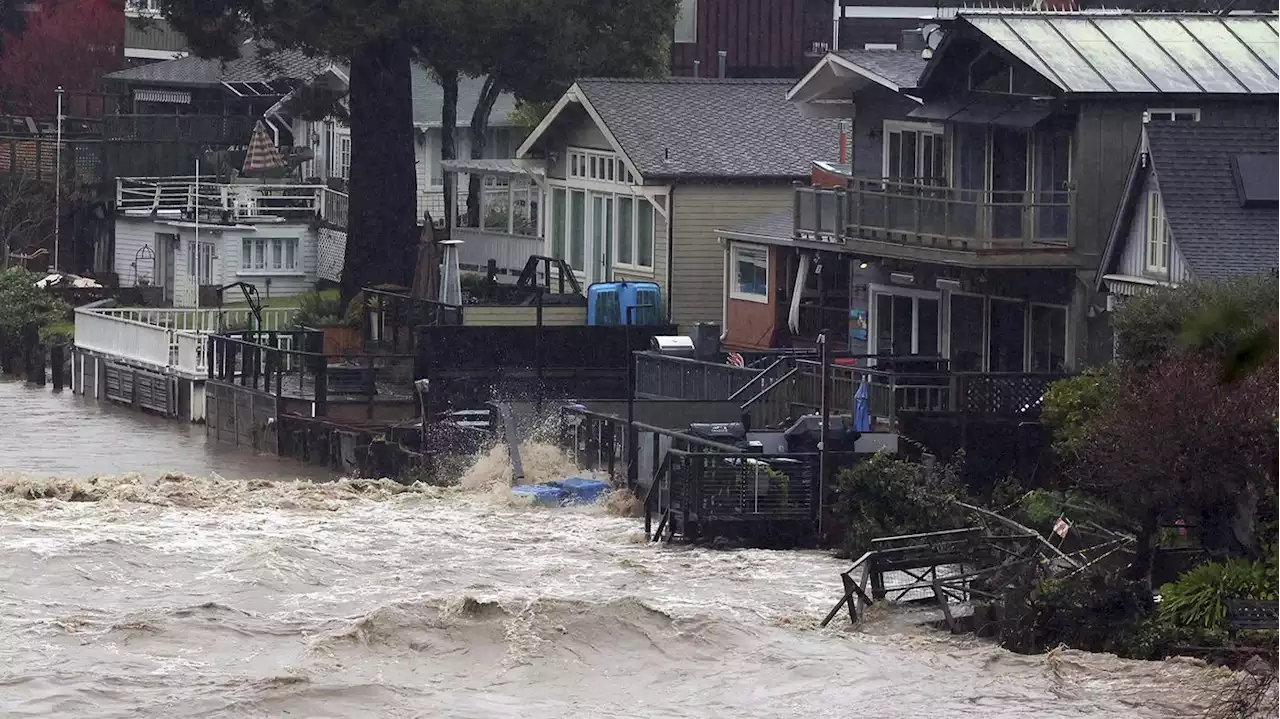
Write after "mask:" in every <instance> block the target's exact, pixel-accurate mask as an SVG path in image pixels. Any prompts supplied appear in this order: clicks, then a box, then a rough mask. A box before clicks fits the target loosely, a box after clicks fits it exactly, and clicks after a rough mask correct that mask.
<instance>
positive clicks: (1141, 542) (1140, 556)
mask: <svg viewBox="0 0 1280 719" xmlns="http://www.w3.org/2000/svg"><path fill="white" fill-rule="evenodd" d="M1159 538H1160V512H1159V511H1156V510H1147V512H1146V515H1145V516H1144V517H1143V518H1142V527H1141V529H1139V530H1138V534H1137V537H1136V538H1135V539H1136V541H1135V542H1134V545H1135V546H1134V554H1133V564H1131V565H1129V570H1130V575H1129V576H1130V578H1131V579H1132V580H1133V581H1135V582H1140V583H1141V584H1142V586H1143V587H1145V588H1146V589H1148V590H1150V589H1151V565H1152V561H1153V560H1154V559H1155V546H1154V544H1155V543H1156V542H1157V541H1158V540H1159Z"/></svg>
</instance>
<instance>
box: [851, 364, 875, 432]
mask: <svg viewBox="0 0 1280 719" xmlns="http://www.w3.org/2000/svg"><path fill="white" fill-rule="evenodd" d="M853 431H855V432H870V431H871V407H870V403H868V402H867V379H866V378H865V377H863V378H862V381H861V382H859V383H858V391H857V392H854V393H853Z"/></svg>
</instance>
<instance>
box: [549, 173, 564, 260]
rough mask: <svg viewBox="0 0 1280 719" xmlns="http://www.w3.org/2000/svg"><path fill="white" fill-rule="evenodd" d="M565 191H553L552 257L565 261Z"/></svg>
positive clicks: (558, 188)
mask: <svg viewBox="0 0 1280 719" xmlns="http://www.w3.org/2000/svg"><path fill="white" fill-rule="evenodd" d="M565 215H566V212H565V191H564V188H562V187H555V188H552V190H551V256H552V257H555V258H556V259H560V260H563V259H564V231H565Z"/></svg>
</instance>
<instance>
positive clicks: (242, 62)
mask: <svg viewBox="0 0 1280 719" xmlns="http://www.w3.org/2000/svg"><path fill="white" fill-rule="evenodd" d="M331 67H335V63H334V62H333V61H332V60H330V59H328V58H323V57H308V56H307V55H306V54H304V53H302V52H301V51H299V50H279V51H276V52H270V51H268V50H266V46H265V45H263V44H262V43H259V42H256V41H252V40H251V41H249V42H246V43H244V44H243V45H241V46H240V57H238V58H236V59H234V60H228V61H223V60H216V59H205V58H199V57H195V56H194V55H188V56H186V57H180V58H177V59H174V60H165V61H162V62H153V63H149V64H146V65H139V66H138V67H131V68H129V69H127V70H118V71H116V72H113V73H109V74H108V75H106V76H105V77H106V79H107V80H115V81H119V82H128V83H130V84H156V85H181V86H185V87H214V86H217V85H221V84H222V83H224V82H255V83H257V82H266V83H269V82H274V81H276V80H298V81H302V82H307V81H309V80H311V79H312V78H314V77H316V76H318V75H320V74H321V73H323V72H325V71H326V70H328V69H329V68H331ZM344 74H346V73H345V72H344Z"/></svg>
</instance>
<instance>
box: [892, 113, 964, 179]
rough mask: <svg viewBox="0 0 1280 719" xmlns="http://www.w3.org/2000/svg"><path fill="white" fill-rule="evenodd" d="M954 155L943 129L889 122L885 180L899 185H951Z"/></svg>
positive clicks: (917, 124)
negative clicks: (901, 183) (948, 181)
mask: <svg viewBox="0 0 1280 719" xmlns="http://www.w3.org/2000/svg"><path fill="white" fill-rule="evenodd" d="M950 157H951V153H950V150H949V147H948V144H947V136H946V134H945V133H944V131H943V128H941V127H938V126H935V125H928V124H920V123H905V122H886V123H885V133H884V176H885V177H886V178H888V179H891V180H895V181H899V182H911V183H921V184H937V185H945V184H947V178H948V176H949V175H950V173H949V172H948V170H947V164H948V163H949V162H950Z"/></svg>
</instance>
